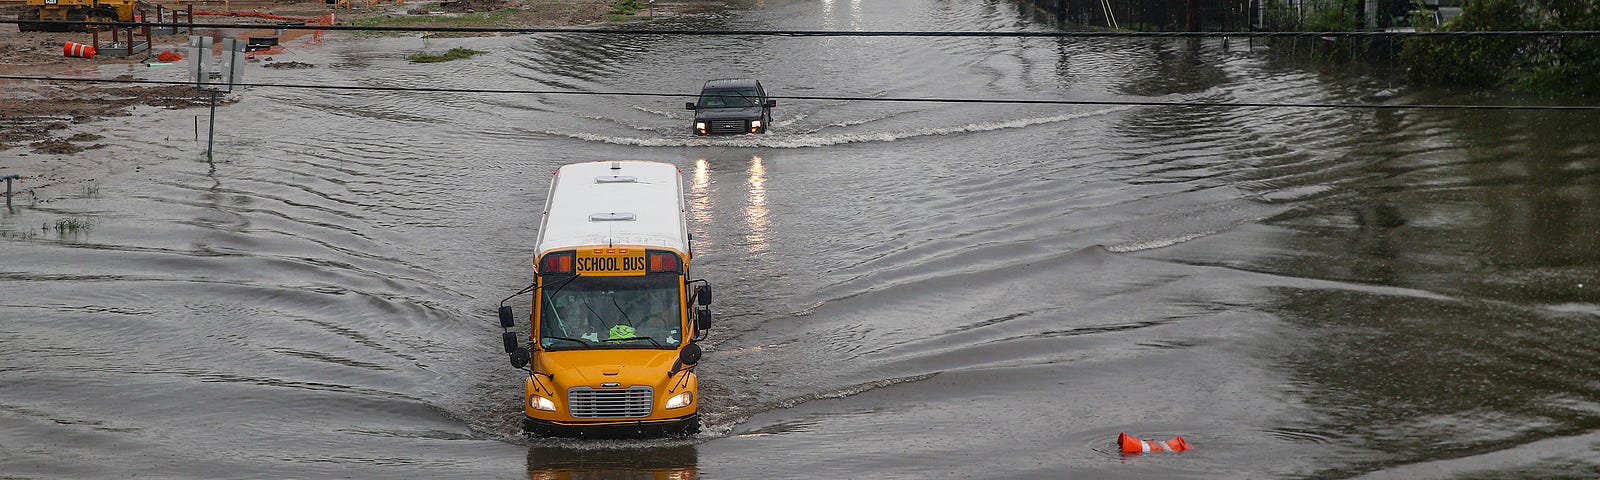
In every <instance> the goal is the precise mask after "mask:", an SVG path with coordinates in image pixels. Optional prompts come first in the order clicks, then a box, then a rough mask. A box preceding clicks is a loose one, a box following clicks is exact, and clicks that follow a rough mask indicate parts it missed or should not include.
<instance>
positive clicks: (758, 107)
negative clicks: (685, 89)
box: [683, 78, 778, 135]
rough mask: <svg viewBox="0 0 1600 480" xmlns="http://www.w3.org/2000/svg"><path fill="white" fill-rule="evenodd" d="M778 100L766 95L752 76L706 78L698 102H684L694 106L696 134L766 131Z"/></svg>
mask: <svg viewBox="0 0 1600 480" xmlns="http://www.w3.org/2000/svg"><path fill="white" fill-rule="evenodd" d="M776 106H778V101H777V100H772V99H769V98H767V90H766V89H765V88H762V87H761V82H759V81H756V80H755V79H752V78H727V79H721V80H711V81H707V82H706V84H705V86H704V87H701V89H700V99H699V101H698V102H685V103H684V104H683V107H684V108H685V109H688V110H694V134H695V135H729V134H740V133H767V128H768V127H770V126H771V125H772V108H773V107H776Z"/></svg>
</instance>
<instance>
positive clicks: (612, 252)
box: [577, 248, 646, 277]
mask: <svg viewBox="0 0 1600 480" xmlns="http://www.w3.org/2000/svg"><path fill="white" fill-rule="evenodd" d="M645 267H646V263H645V257H644V249H642V248H590V249H582V250H578V265H577V269H578V274H579V275H593V276H600V277H619V276H627V275H644V273H645Z"/></svg>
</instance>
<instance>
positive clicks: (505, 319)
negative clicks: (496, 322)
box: [500, 305, 517, 328]
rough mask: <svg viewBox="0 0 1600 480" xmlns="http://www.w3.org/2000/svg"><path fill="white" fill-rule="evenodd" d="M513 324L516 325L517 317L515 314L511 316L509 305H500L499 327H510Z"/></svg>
mask: <svg viewBox="0 0 1600 480" xmlns="http://www.w3.org/2000/svg"><path fill="white" fill-rule="evenodd" d="M515 326H517V318H516V317H515V316H513V314H512V313H511V306H510V305H501V306H500V328H511V327H515Z"/></svg>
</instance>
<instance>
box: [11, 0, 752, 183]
mask: <svg viewBox="0 0 1600 480" xmlns="http://www.w3.org/2000/svg"><path fill="white" fill-rule="evenodd" d="M339 1H341V2H343V0H339ZM246 2H249V4H248V5H246V4H245V3H246ZM349 3H351V4H354V5H356V8H355V9H353V10H352V9H349V8H337V9H334V12H335V16H336V18H337V22H338V24H341V25H376V26H384V25H393V26H405V27H424V28H425V27H430V26H456V27H466V26H471V27H509V26H573V25H591V24H597V23H605V22H618V21H633V20H642V19H644V18H641V17H643V16H644V15H646V12H645V11H642V9H641V11H637V12H632V13H631V14H618V12H617V10H616V5H618V4H623V3H626V2H623V1H619V0H563V1H559V2H556V1H550V0H429V1H425V2H424V1H414V2H407V3H403V4H401V3H398V2H387V1H386V0H384V1H375V0H350V1H349ZM633 3H634V4H637V5H639V6H643V5H644V4H646V2H645V1H644V0H636V1H635V2H633ZM334 6H335V5H334V4H330V3H328V2H327V1H325V0H300V1H296V0H235V1H234V2H233V8H234V10H235V11H242V10H252V11H259V12H264V13H271V14H275V15H281V16H290V17H302V18H309V17H316V16H318V15H322V14H324V13H327V12H328V11H329V10H330V8H333V7H334ZM338 6H340V7H343V5H342V4H341V5H338ZM723 7H725V5H724V3H723V2H722V1H721V0H657V1H656V2H655V5H654V8H653V11H652V13H654V14H655V16H657V17H665V16H672V15H682V14H693V13H699V12H706V11H711V10H716V9H719V8H723ZM25 8H26V7H21V6H12V7H0V18H18V17H17V15H18V14H19V13H22V12H23V11H24V9H25ZM197 8H198V7H197ZM219 10H220V9H219ZM169 21H170V20H169ZM195 21H196V22H197V23H228V24H242V23H251V24H255V23H261V24H264V25H263V26H267V25H270V24H272V23H275V22H276V21H275V20H268V19H260V18H250V17H238V16H200V17H196V18H195ZM267 31H270V30H267ZM243 32H246V30H240V31H238V32H227V33H224V32H220V31H216V30H215V29H213V30H212V31H211V33H210V34H211V35H213V36H214V37H216V38H220V36H221V35H225V34H226V35H238V34H242V33H243ZM468 35H470V34H468ZM441 36H462V34H449V35H441ZM106 37H107V36H106V35H104V34H102V37H101V41H102V42H109V41H110V39H109V38H106ZM187 40H188V35H187V33H184V34H180V35H158V36H155V37H153V38H152V43H153V44H154V45H153V46H152V48H151V49H150V51H149V52H144V53H140V54H136V55H134V56H131V57H128V58H117V57H110V56H106V55H101V56H97V57H96V58H94V59H87V58H69V57H65V56H63V55H62V45H63V44H64V43H66V42H69V41H70V42H77V43H91V42H90V35H89V34H88V33H84V32H59V33H57V32H21V31H19V30H18V28H17V26H16V25H12V24H7V25H0V75H14V76H35V77H59V76H81V77H87V78H98V76H97V75H95V74H94V73H93V71H94V70H95V69H96V68H100V67H103V66H105V65H117V64H123V65H127V64H137V63H150V62H159V61H160V60H158V59H156V56H157V55H158V54H160V53H161V52H163V51H165V50H169V49H172V50H178V49H180V47H182V46H183V45H184V44H185V43H186V42H187ZM262 66H264V67H268V68H287V69H294V68H315V67H316V66H315V65H311V64H306V63H300V62H276V63H275V62H272V61H270V60H267V61H266V62H265V63H263V64H262ZM119 78H123V79H134V78H133V77H131V76H127V75H124V76H123V77H119ZM209 101H210V95H209V93H205V92H202V91H200V90H198V89H195V88H194V87H192V86H188V85H160V86H149V85H138V84H116V83H78V82H40V81H34V80H14V79H0V175H4V174H8V173H18V174H22V175H24V177H23V179H22V181H21V183H19V184H18V185H17V186H18V187H19V191H18V193H19V195H29V196H31V198H32V199H33V200H32V201H34V202H47V201H50V199H51V198H54V197H55V196H58V195H61V194H63V192H67V191H70V189H71V186H72V185H79V184H86V183H92V182H94V181H95V179H96V176H97V174H95V173H92V172H96V171H101V170H103V169H101V170H96V169H95V168H92V166H93V164H94V162H92V161H91V160H92V159H91V158H86V157H92V155H90V154H83V153H82V152H85V151H91V150H95V149H98V148H100V147H103V146H105V145H104V144H103V143H101V141H102V140H103V139H102V138H100V137H99V136H98V135H95V134H92V133H84V132H82V130H84V129H77V128H70V127H72V126H73V125H76V124H83V123H88V122H95V121H99V120H102V119H107V118H114V117H120V116H127V115H130V114H131V113H132V108H133V107H134V106H138V105H150V106H156V107H165V108H190V107H204V106H206V105H207V104H208V103H209ZM228 101H229V100H228V99H227V97H226V96H225V97H223V100H222V102H223V103H226V102H228ZM70 131H78V132H79V133H73V134H70V135H69V134H68V133H67V132H70Z"/></svg>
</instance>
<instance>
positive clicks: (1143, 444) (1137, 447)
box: [1117, 432, 1189, 453]
mask: <svg viewBox="0 0 1600 480" xmlns="http://www.w3.org/2000/svg"><path fill="white" fill-rule="evenodd" d="M1117 444H1118V445H1121V446H1122V453H1148V452H1181V451H1184V450H1188V449H1189V442H1185V441H1183V437H1172V440H1167V441H1165V442H1162V441H1150V440H1140V439H1138V438H1136V437H1134V436H1133V435H1128V434H1127V432H1123V433H1122V434H1121V435H1118V436H1117Z"/></svg>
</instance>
